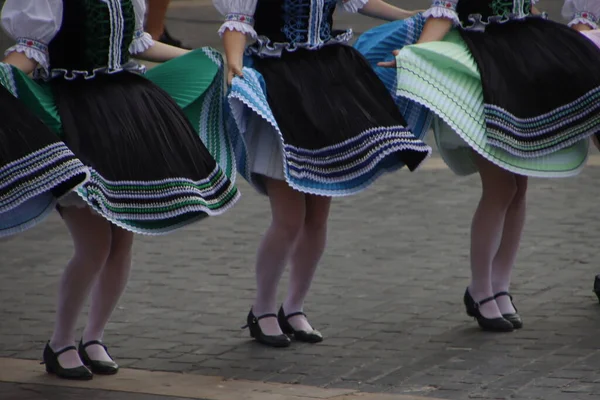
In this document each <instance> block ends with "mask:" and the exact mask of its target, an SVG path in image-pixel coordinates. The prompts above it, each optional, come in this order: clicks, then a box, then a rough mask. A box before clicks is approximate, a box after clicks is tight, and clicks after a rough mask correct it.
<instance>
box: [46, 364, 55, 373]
mask: <svg viewBox="0 0 600 400" xmlns="http://www.w3.org/2000/svg"><path fill="white" fill-rule="evenodd" d="M46 372H47V373H49V374H54V368H52V367H51V366H49V365H48V364H46Z"/></svg>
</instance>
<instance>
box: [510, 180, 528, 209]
mask: <svg viewBox="0 0 600 400" xmlns="http://www.w3.org/2000/svg"><path fill="white" fill-rule="evenodd" d="M526 198H527V178H526V177H519V178H518V179H517V190H516V191H515V195H514V196H513V203H523V202H525V200H526Z"/></svg>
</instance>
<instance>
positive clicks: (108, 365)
mask: <svg viewBox="0 0 600 400" xmlns="http://www.w3.org/2000/svg"><path fill="white" fill-rule="evenodd" d="M93 344H97V345H100V346H102V347H104V351H106V354H108V349H107V348H106V346H105V345H104V344H103V343H102V342H101V341H99V340H90V341H89V342H87V343H86V344H83V340H82V341H80V342H79V350H78V352H79V357H80V358H81V361H83V363H84V364H85V365H87V366H88V367H89V368H90V369H91V370H92V372H93V373H95V374H98V375H114V374H116V373H117V372H119V366H118V365H117V363H116V362H114V361H98V360H92V359H91V358H90V356H88V353H87V351H86V350H85V349H86V348H87V347H88V346H91V345H93ZM108 356H109V357H110V354H108ZM110 359H111V360H112V357H110Z"/></svg>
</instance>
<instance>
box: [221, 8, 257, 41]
mask: <svg viewBox="0 0 600 400" xmlns="http://www.w3.org/2000/svg"><path fill="white" fill-rule="evenodd" d="M257 2H258V0H213V4H214V6H215V8H216V9H217V10H218V11H219V12H220V13H221V15H223V16H224V17H225V22H224V23H223V25H221V28H219V35H220V36H223V32H225V31H226V30H231V31H238V32H241V33H243V34H246V35H248V36H250V37H252V38H253V39H256V36H257V35H256V31H255V30H254V12H255V11H256V3H257Z"/></svg>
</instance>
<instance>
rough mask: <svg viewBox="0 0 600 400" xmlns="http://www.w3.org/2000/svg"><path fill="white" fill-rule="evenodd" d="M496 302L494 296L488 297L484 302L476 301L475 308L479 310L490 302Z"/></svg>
mask: <svg viewBox="0 0 600 400" xmlns="http://www.w3.org/2000/svg"><path fill="white" fill-rule="evenodd" d="M494 300H496V298H495V297H494V296H490V297H486V298H485V299H483V300H479V301H475V306H476V307H477V308H479V307H481V306H482V305H484V304H485V303H489V302H490V301H494Z"/></svg>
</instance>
